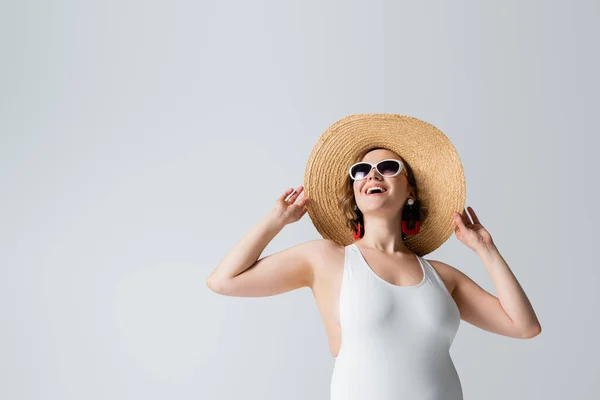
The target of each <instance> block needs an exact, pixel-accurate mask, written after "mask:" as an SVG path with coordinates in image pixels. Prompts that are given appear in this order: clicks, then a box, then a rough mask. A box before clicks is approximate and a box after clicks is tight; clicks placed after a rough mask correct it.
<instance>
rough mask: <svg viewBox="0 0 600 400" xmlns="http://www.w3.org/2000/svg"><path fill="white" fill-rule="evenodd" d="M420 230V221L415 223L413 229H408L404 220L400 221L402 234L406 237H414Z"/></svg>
mask: <svg viewBox="0 0 600 400" xmlns="http://www.w3.org/2000/svg"><path fill="white" fill-rule="evenodd" d="M420 229H421V221H416V222H415V228H414V229H408V222H407V221H406V220H405V219H403V220H402V232H404V233H406V234H407V235H416V234H417V233H419V230H420Z"/></svg>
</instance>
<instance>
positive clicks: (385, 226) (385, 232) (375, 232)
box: [357, 213, 412, 254]
mask: <svg viewBox="0 0 600 400" xmlns="http://www.w3.org/2000/svg"><path fill="white" fill-rule="evenodd" d="M401 219H402V217H401V214H400V213H398V216H396V217H393V218H390V217H389V216H384V215H372V214H368V215H363V224H364V232H365V234H364V235H363V237H362V238H360V239H359V240H358V241H357V242H360V243H361V245H363V246H365V247H370V248H374V249H377V250H381V251H384V252H386V253H396V252H401V253H411V254H412V251H410V249H408V247H406V245H405V244H404V242H403V241H402V225H401V223H402V222H401Z"/></svg>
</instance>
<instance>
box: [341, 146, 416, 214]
mask: <svg viewBox="0 0 600 400" xmlns="http://www.w3.org/2000/svg"><path fill="white" fill-rule="evenodd" d="M389 158H392V159H395V160H399V161H400V162H402V159H401V158H400V157H399V156H398V155H397V154H396V153H394V152H392V151H389V150H385V149H377V150H372V151H370V152H369V153H367V154H365V156H364V157H363V159H362V160H361V161H366V162H370V163H372V164H375V163H377V162H379V161H381V160H385V159H389ZM352 185H353V189H354V198H355V199H356V204H357V205H358V208H359V209H360V210H361V212H362V213H363V214H366V213H369V212H370V211H375V210H382V211H385V212H387V213H390V215H396V213H397V212H398V211H399V210H400V209H402V207H403V205H404V202H405V201H406V199H407V198H408V195H409V193H408V179H407V177H406V171H402V172H401V173H399V174H398V175H396V176H392V177H387V176H383V175H381V174H380V173H379V171H377V169H376V168H373V169H372V170H371V172H369V174H368V175H367V176H366V177H365V178H364V179H361V180H358V181H353V183H352ZM371 186H381V187H383V188H384V189H385V192H384V193H382V194H374V195H368V194H367V193H366V190H367V189H368V188H369V187H371Z"/></svg>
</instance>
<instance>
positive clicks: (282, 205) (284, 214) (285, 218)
mask: <svg viewBox="0 0 600 400" xmlns="http://www.w3.org/2000/svg"><path fill="white" fill-rule="evenodd" d="M303 190H304V187H303V186H298V188H297V189H296V191H295V193H293V192H294V191H293V189H292V188H290V189H288V190H286V191H285V192H284V193H283V194H282V195H281V196H279V198H278V199H277V201H276V202H275V207H274V208H273V214H274V215H275V217H276V218H277V219H278V220H279V221H280V222H281V224H283V225H287V224H291V223H292V222H296V221H298V220H299V219H300V218H302V216H303V215H304V214H306V211H307V210H308V209H307V208H306V205H307V204H308V202H309V201H310V199H309V198H308V197H306V196H303V197H302V198H301V199H300V200H298V196H299V195H300V193H302V191H303ZM290 193H292V195H291V196H290V197H289V199H287V200H286V197H287V196H289V195H290Z"/></svg>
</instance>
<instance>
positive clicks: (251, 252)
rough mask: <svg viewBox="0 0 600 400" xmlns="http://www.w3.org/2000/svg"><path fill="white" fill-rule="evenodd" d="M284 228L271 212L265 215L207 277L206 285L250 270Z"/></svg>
mask: <svg viewBox="0 0 600 400" xmlns="http://www.w3.org/2000/svg"><path fill="white" fill-rule="evenodd" d="M284 226H285V224H284V223H283V222H282V221H281V219H280V218H278V217H277V216H275V214H274V213H273V212H272V211H269V212H268V213H266V214H265V215H264V216H263V217H262V218H261V219H260V221H259V222H258V223H257V224H256V225H254V226H253V227H252V229H250V231H248V233H246V234H245V235H244V236H243V237H242V239H240V241H238V242H237V243H236V244H235V245H234V246H233V248H232V249H231V250H230V251H229V252H228V253H227V255H226V256H225V257H224V258H223V259H222V260H221V262H220V263H219V264H218V265H217V267H216V268H215V270H214V271H213V272H212V273H211V274H210V276H209V277H208V279H207V281H206V282H207V284H209V285H210V283H209V282H212V283H215V282H219V281H222V280H227V279H231V278H234V277H235V276H237V275H239V274H241V273H242V272H244V271H245V270H247V269H248V268H250V267H251V266H252V265H253V264H254V263H255V262H256V261H257V260H258V257H260V255H261V254H262V252H263V251H264V250H265V248H266V247H267V245H268V244H269V243H270V242H271V240H273V238H274V237H275V236H277V234H278V233H279V232H280V231H281V230H282V229H283V227H284Z"/></svg>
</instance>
